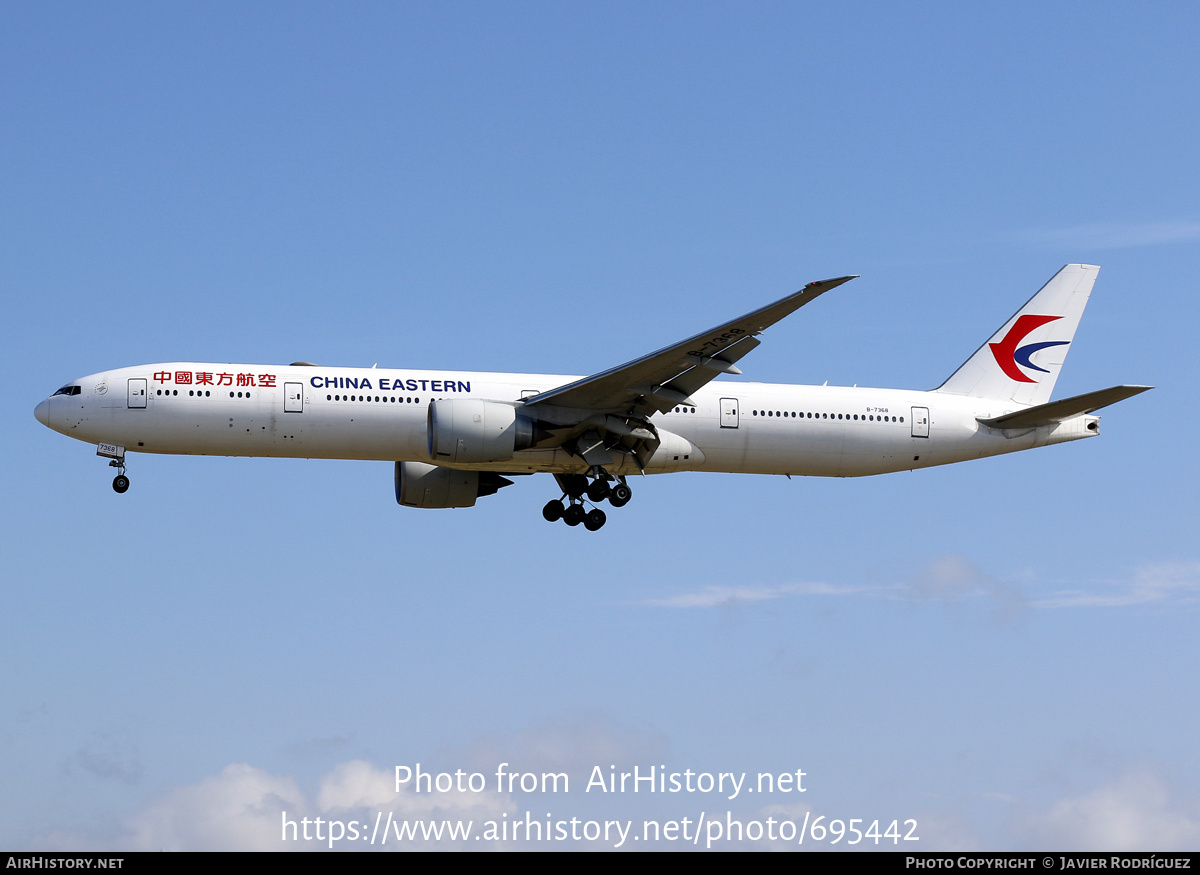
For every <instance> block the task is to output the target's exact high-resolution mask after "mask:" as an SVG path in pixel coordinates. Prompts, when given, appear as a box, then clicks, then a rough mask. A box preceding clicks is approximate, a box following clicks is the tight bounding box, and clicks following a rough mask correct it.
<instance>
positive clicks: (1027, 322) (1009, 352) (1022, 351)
mask: <svg viewBox="0 0 1200 875" xmlns="http://www.w3.org/2000/svg"><path fill="white" fill-rule="evenodd" d="M1061 318H1062V317H1061V316H1031V315H1029V314H1026V315H1024V316H1019V317H1017V321H1016V322H1014V323H1013V327H1012V328H1010V329H1009V330H1008V334H1006V335H1004V339H1003V340H1001V341H1000V342H999V343H989V344H988V346H989V347H991V349H992V355H994V356H995V357H996V364H998V365H999V366H1000V370H1002V371H1004V373H1005V375H1006V376H1008V377H1010V378H1011V379H1013V380H1016V381H1017V382H1018V383H1036V382H1037V380H1035V379H1034V378H1033V377H1027V376H1026V375H1025V373H1024V372H1023V371H1022V370H1021V368H1018V367H1017V365H1020V366H1021V367H1022V368H1029V369H1030V370H1033V371H1041V372H1042V373H1043V374H1048V373H1050V372H1049V371H1048V370H1046V369H1045V368H1039V367H1038V366H1037V365H1035V364H1034V363H1033V362H1031V361H1030V360H1029V358H1030V356H1032V355H1033V354H1034V353H1035V352H1039V351H1040V350H1043V349H1046V348H1048V347H1051V346H1066V345H1067V344H1069V343H1070V342H1071V341H1069V340H1050V341H1046V342H1044V343H1027V344H1025V346H1020V347H1019V346H1017V344H1018V343H1020V342H1021V341H1022V340H1024V339H1025V337H1026V335H1028V334H1029V333H1030V332H1031V331H1033V330H1034V329H1035V328H1041V327H1042V326H1043V325H1046V324H1048V323H1050V322H1054V321H1055V320H1056V319H1061Z"/></svg>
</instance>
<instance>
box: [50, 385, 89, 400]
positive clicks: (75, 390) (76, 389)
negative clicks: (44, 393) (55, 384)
mask: <svg viewBox="0 0 1200 875" xmlns="http://www.w3.org/2000/svg"><path fill="white" fill-rule="evenodd" d="M82 391H83V387H82V386H63V387H62V388H61V389H59V390H58V391H57V392H55V393H54V395H78V394H79V393H80V392H82ZM54 395H51V396H50V397H51V398H53V397H54Z"/></svg>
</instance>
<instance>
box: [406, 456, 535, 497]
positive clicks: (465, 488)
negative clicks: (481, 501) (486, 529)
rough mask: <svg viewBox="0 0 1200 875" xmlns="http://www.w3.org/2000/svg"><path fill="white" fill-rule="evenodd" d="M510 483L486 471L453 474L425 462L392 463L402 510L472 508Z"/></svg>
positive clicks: (510, 482) (449, 470)
mask: <svg viewBox="0 0 1200 875" xmlns="http://www.w3.org/2000/svg"><path fill="white" fill-rule="evenodd" d="M510 485H512V481H511V480H509V479H508V478H507V477H501V476H500V475H499V474H493V473H492V472H490V471H456V470H455V469H453V468H439V467H438V466H437V465H428V464H426V463H425V462H397V463H396V503H397V504H402V505H404V506H405V507H474V506H475V499H477V498H479V497H481V496H484V495H493V494H495V492H496V491H497V490H499V489H502V488H503V487H505V486H510Z"/></svg>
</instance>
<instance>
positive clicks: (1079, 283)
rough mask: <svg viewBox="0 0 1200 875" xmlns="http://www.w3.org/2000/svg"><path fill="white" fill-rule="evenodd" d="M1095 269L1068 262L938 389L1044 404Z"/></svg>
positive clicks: (1052, 388) (1092, 281) (1085, 300)
mask: <svg viewBox="0 0 1200 875" xmlns="http://www.w3.org/2000/svg"><path fill="white" fill-rule="evenodd" d="M1099 271H1100V268H1099V267H1097V266H1096V265H1094V264H1068V265H1066V266H1065V267H1064V268H1063V269H1062V270H1060V271H1059V272H1058V273H1056V274H1055V275H1054V276H1053V277H1051V278H1050V282H1048V283H1046V284H1045V285H1044V286H1042V288H1041V290H1040V291H1038V293H1037V294H1036V295H1034V296H1033V297H1032V298H1030V299H1029V303H1027V304H1026V305H1025V306H1024V307H1022V308H1021V309H1020V310H1018V311H1017V313H1016V315H1014V316H1013V317H1012V318H1011V319H1009V320H1008V321H1007V322H1005V323H1004V325H1002V326H1001V327H1000V330H999V331H997V332H996V333H995V334H994V335H992V337H991V339H990V340H988V342H987V343H985V344H984V345H983V346H981V347H979V349H978V350H976V352H975V354H974V355H973V356H971V357H970V358H969V359H967V360H966V362H965V363H964V364H963V366H962V367H960V368H959V369H958V370H957V371H955V372H954V373H953V374H952V375H951V376H950V379H948V380H947V381H946V382H944V383H942V385H941V386H939V387H938V388H937V390H936V391H938V392H945V393H947V394H950V395H971V396H974V397H976V398H995V399H997V400H1002V401H1012V402H1013V403H1015V404H1022V405H1026V406H1028V405H1031V404H1045V403H1046V402H1047V401H1049V400H1050V393H1051V392H1053V391H1054V383H1055V381H1056V380H1057V379H1058V372H1059V371H1060V370H1061V369H1062V364H1063V361H1064V360H1065V359H1066V357H1067V350H1069V349H1070V347H1071V341H1072V339H1073V338H1074V337H1075V329H1076V328H1078V327H1079V318H1080V317H1081V316H1082V315H1083V308H1084V307H1085V306H1087V302H1088V295H1090V294H1091V292H1092V285H1093V283H1095V282H1096V275H1097V274H1098V273H1099Z"/></svg>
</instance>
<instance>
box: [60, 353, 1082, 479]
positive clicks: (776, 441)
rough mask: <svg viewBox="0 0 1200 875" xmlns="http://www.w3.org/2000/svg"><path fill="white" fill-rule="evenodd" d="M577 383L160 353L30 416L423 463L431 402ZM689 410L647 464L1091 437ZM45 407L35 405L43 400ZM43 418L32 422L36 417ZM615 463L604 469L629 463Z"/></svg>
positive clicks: (548, 463)
mask: <svg viewBox="0 0 1200 875" xmlns="http://www.w3.org/2000/svg"><path fill="white" fill-rule="evenodd" d="M577 379H579V378H578V377H573V376H557V375H547V374H497V373H483V372H443V371H418V370H394V369H381V368H371V369H364V368H327V367H314V366H295V365H293V366H286V367H279V366H267V365H230V364H223V365H222V364H201V363H193V362H173V363H168V364H155V365H145V366H140V367H133V368H122V369H118V370H112V371H105V372H103V373H99V374H94V375H92V376H90V377H85V378H83V379H81V380H76V381H74V385H76V386H78V387H79V393H78V394H74V395H70V394H59V395H55V396H52V397H51V398H49V399H47V400H46V401H44V402H42V404H41V405H38V411H37V413H38V418H39V419H40V420H41V421H43V422H44V423H45V424H46V425H48V426H49V427H51V428H53V429H54V430H56V431H59V432H62V433H63V434H66V435H69V436H70V437H74V438H77V439H79V440H82V441H86V442H89V443H93V444H114V445H118V446H121V447H124V448H125V449H126V450H127V451H130V452H144V453H172V454H187V455H214V456H279V457H291V458H310V459H374V460H386V461H419V462H429V461H430V456H429V442H428V433H427V432H428V405H429V402H430V401H431V400H433V399H441V398H475V399H487V400H493V401H503V402H515V401H519V400H520V399H522V398H527V397H530V396H532V395H535V394H537V393H539V392H543V391H546V390H549V389H552V388H555V387H557V386H561V385H564V384H566V383H570V382H572V381H574V380H577ZM693 400H695V402H696V406H695V407H694V408H692V407H677V408H675V409H674V410H671V411H668V412H666V413H664V414H657V415H655V416H654V417H652V419H651V422H652V423H653V424H654V425H655V426H656V427H657V428H658V429H659V430H665V431H667V432H671V433H673V434H676V435H679V436H681V437H683V438H685V439H686V440H687V441H690V442H691V444H692V445H694V446H695V447H696V448H698V449H699V450H700V451H701V452H699V453H696V454H693V456H692V457H691V458H687V459H683V458H669V457H668V456H667V453H669V452H670V451H671V450H670V448H669V447H668V444H667V443H666V442H664V444H663V447H662V448H660V450H659V451H658V452H657V453H655V456H654V457H653V459H652V460H651V463H650V464H649V465H647V466H646V472H647V473H655V472H666V471H678V470H695V471H721V472H733V473H750V474H795V475H815V476H825V477H858V476H863V475H867V474H882V473H887V472H891V471H901V470H909V469H913V468H924V467H929V466H932V465H944V464H948V463H950V462H960V461H964V460H966V459H973V458H979V457H983V456H993V455H998V454H1001V453H1008V452H1014V451H1016V450H1024V449H1029V448H1031V447H1036V446H1043V445H1046V444H1051V443H1059V442H1062V441H1068V440H1075V439H1077V438H1082V437H1091V436H1093V435H1095V434H1098V429H1097V428H1096V421H1097V418H1096V417H1094V416H1078V417H1075V418H1072V419H1069V420H1067V421H1066V422H1062V423H1057V424H1054V425H1048V426H1041V427H1038V428H1030V429H1024V430H1017V431H1015V432H1014V430H1013V429H1009V430H1006V431H1000V430H997V429H992V428H989V427H987V426H985V425H983V424H981V423H980V422H979V421H978V420H979V419H981V418H989V417H994V416H999V415H1001V414H1004V413H1008V412H1010V411H1012V410H1015V409H1019V405H1014V404H1013V403H1011V402H1002V401H994V400H988V399H982V398H977V397H971V396H965V395H951V394H946V393H943V392H936V391H930V392H923V391H912V390H899V389H866V388H844V387H836V386H795V385H781V384H773V383H751V382H733V381H714V382H712V383H709V384H708V385H707V386H705V387H703V388H702V389H700V390H699V391H697V392H696V393H694V395H693ZM43 405H45V406H43ZM43 417H44V418H43ZM632 464H633V463H632V461H631V460H629V459H628V458H626V459H625V460H623V461H622V462H621V463H620V464H619V465H618V466H616V467H615V469H614V470H612V471H611V473H613V474H631V473H636V469H635V470H626V469H625V468H626V467H628V466H630V465H632ZM451 467H453V466H451ZM459 467H469V468H471V469H475V470H493V471H508V472H539V471H547V472H556V473H566V472H576V473H582V472H584V471H586V470H587V465H586V464H585V463H584V462H583V460H582V459H580V458H578V457H577V456H574V455H571V454H570V453H568V452H566V451H565V450H563V449H545V450H540V449H534V450H526V451H523V452H518V453H516V454H515V455H514V456H513V458H512V459H510V460H505V461H501V462H490V463H479V464H471V465H464V466H459Z"/></svg>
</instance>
